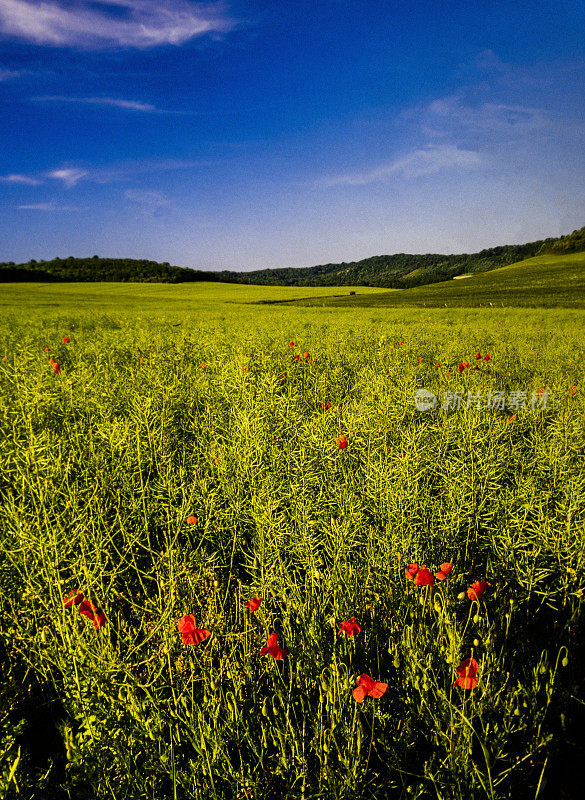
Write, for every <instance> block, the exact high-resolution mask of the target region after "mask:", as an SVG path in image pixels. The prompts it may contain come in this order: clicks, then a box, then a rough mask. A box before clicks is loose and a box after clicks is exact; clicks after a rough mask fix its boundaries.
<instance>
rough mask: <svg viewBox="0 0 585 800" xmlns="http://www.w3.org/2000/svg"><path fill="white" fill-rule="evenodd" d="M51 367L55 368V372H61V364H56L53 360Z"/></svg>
mask: <svg viewBox="0 0 585 800" xmlns="http://www.w3.org/2000/svg"><path fill="white" fill-rule="evenodd" d="M53 369H54V370H55V372H61V364H57V362H56V361H55V363H54V364H53Z"/></svg>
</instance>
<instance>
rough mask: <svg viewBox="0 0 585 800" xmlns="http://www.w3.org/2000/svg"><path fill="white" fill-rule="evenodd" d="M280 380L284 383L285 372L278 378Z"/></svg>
mask: <svg viewBox="0 0 585 800" xmlns="http://www.w3.org/2000/svg"><path fill="white" fill-rule="evenodd" d="M280 380H281V381H285V380H286V372H283V373H282V375H281V376H280Z"/></svg>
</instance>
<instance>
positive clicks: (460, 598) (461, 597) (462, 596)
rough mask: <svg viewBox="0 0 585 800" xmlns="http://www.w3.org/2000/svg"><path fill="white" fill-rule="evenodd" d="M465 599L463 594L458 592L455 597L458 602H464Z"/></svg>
mask: <svg viewBox="0 0 585 800" xmlns="http://www.w3.org/2000/svg"><path fill="white" fill-rule="evenodd" d="M465 597H466V595H465V592H459V594H458V595H457V599H458V600H465Z"/></svg>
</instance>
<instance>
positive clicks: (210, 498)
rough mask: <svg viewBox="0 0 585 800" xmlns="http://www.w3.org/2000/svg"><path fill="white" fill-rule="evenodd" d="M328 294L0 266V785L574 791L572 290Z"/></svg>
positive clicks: (335, 792)
mask: <svg viewBox="0 0 585 800" xmlns="http://www.w3.org/2000/svg"><path fill="white" fill-rule="evenodd" d="M507 269H511V268H507ZM500 272H503V271H500ZM496 274H497V273H492V275H496ZM483 277H484V276H478V277H474V278H472V279H469V280H466V281H457V282H455V284H456V285H457V284H459V285H461V284H469V283H472V282H474V281H478V280H482V279H483ZM485 277H486V278H487V277H488V276H487V275H486V276H485ZM435 288H439V287H435ZM335 291H336V292H337V291H340V290H335ZM343 291H345V289H344V290H343ZM348 291H349V290H348ZM357 291H358V292H362V291H364V290H362V289H357ZM372 291H374V290H372ZM287 292H288V294H287ZM320 292H323V293H327V292H329V293H330V292H331V289H317V290H299V289H291V290H284V289H280V288H278V289H269V288H266V287H246V286H235V287H230V286H223V285H217V284H206V285H202V284H189V285H186V284H183V285H177V286H157V285H144V284H118V285H112V284H67V285H42V286H41V285H35V286H23V285H11V286H3V293H2V297H1V299H0V303H1V304H2V307H1V312H0V313H1V322H0V797H3V796H6V797H10V798H12V797H18V798H26V799H30V800H32V799H33V798H34V800H37V798H38V799H39V800H41V798H42V800H61V798H71V799H72V800H73V798H74V799H75V800H94V798H97V799H100V798H116V800H118V798H137V799H138V798H152V799H153V800H155V799H156V800H158V799H159V798H167V797H168V798H175V797H176V798H196V799H197V800H207V798H216V800H236V798H238V800H265V798H267V799H268V800H280V799H281V798H291V800H292V799H293V798H294V800H297V799H298V800H309V799H311V800H312V799H313V798H315V799H316V798H327V799H329V798H330V800H338V798H342V799H343V800H345V798H347V799H348V800H349V799H350V798H351V799H352V800H360V799H361V798H369V799H370V800H386V798H389V799H392V800H394V798H396V799H398V798H400V800H406V799H407V798H421V799H422V798H437V800H447V799H448V800H471V799H473V800H480V799H482V798H491V800H508V799H510V800H528V799H529V798H530V800H534V798H538V800H548V799H549V798H550V800H553V799H554V800H557V798H561V799H563V798H564V800H567V799H568V798H573V797H577V796H578V795H575V794H573V793H572V787H573V785H574V782H575V781H576V780H578V779H580V772H581V769H580V768H581V764H582V763H583V758H584V757H585V750H584V748H583V743H582V735H581V732H582V729H583V724H584V723H585V715H584V714H583V709H584V708H585V670H584V664H585V649H584V646H583V641H584V638H583V634H584V633H585V629H584V628H585V626H584V624H583V623H584V615H583V593H584V591H585V544H584V529H585V469H584V466H585V465H584V457H583V454H584V453H585V428H584V426H583V413H584V411H585V406H584V402H585V401H584V387H585V381H584V371H585V368H584V364H585V344H584V342H585V338H584V335H583V334H584V332H585V325H584V321H585V311H581V310H580V309H550V308H541V309H537V308H534V309H532V308H525V309H502V308H479V309H472V308H463V309H456V310H453V309H448V308H436V309H435V308H431V309H420V308H383V307H380V308H377V307H374V308H367V309H366V308H333V307H332V308H303V307H289V306H282V305H280V304H275V305H252V304H251V301H254V300H267V299H268V300H269V299H276V300H279V299H284V298H286V297H291V296H295V297H298V296H316V295H317V294H318V293H320ZM305 293H306V294H305ZM378 294H379V293H378ZM394 294H395V293H394V292H392V295H394ZM319 296H321V295H319ZM64 338H68V339H69V341H67V342H65V341H63V339H64ZM290 342H293V343H294V346H293V347H291V346H290ZM305 353H306V354H307V355H306V356H305ZM478 354H481V359H479V358H477V355H478ZM297 357H298V358H297ZM49 359H53V361H54V362H56V363H58V364H59V370H58V371H55V369H54V368H53V367H52V366H51V364H50V361H49ZM467 363H468V364H469V366H468V367H466V366H463V365H464V364H467ZM460 364H461V370H460V368H459V365H460ZM474 366H477V367H478V369H474ZM423 388H424V389H427V390H429V391H430V392H432V393H434V394H435V395H436V396H437V397H438V398H439V403H438V405H437V406H436V407H435V408H433V409H432V410H430V411H418V410H417V409H416V407H415V393H416V391H417V390H419V389H423ZM449 392H452V393H453V395H452V399H453V401H454V402H455V401H456V398H457V393H460V395H459V396H460V399H461V407H460V408H459V409H456V408H455V409H450V410H449V409H445V408H443V405H444V404H445V403H446V401H447V400H448V398H449V396H450V395H449V394H448V393H449ZM490 392H492V395H491V398H492V400H495V399H497V398H498V397H500V398H501V400H502V403H503V405H502V407H499V408H498V407H496V408H493V409H487V408H485V403H486V402H487V400H488V396H490V395H489V393H490ZM494 392H501V393H503V394H501V395H495V394H493V393H494ZM515 392H525V393H526V394H525V397H524V398H522V397H519V396H516V398H515V395H514V393H515ZM478 398H479V400H478ZM478 402H479V405H480V406H482V407H481V408H477V407H476V405H477V403H478ZM468 404H469V408H467V405H468ZM515 406H518V407H515ZM340 437H346V442H347V446H346V447H341V446H340V443H341V445H343V443H344V441H343V439H342V438H340ZM447 562H449V563H451V564H452V565H453V567H452V570H451V571H450V572H449V571H448V567H447V566H446V564H447ZM411 564H416V566H418V567H420V568H421V569H420V570H419V571H417V570H416V569H415V568H414V567H413V568H412V569H411V573H412V574H413V575H416V576H417V577H416V579H415V580H411V579H408V577H407V567H408V566H409V565H411ZM423 565H424V566H425V567H427V568H428V570H429V573H428V574H427V572H426V571H423V570H422V568H423ZM441 565H443V567H444V569H445V570H446V572H449V574H448V576H447V577H445V578H444V579H440V577H439V576H437V577H435V573H438V572H439V570H440V567H441ZM442 574H443V575H445V574H446V573H445V572H443V573H442ZM425 581H426V583H425ZM481 581H485V582H487V583H488V584H489V585H488V586H484V587H483V588H484V589H485V591H484V592H483V593H482V591H481V587H478V586H476V589H473V588H472V587H473V585H474V584H478V583H479V582H481ZM431 582H432V583H433V584H434V585H430V584H431ZM417 584H420V585H417ZM474 591H477V592H479V597H477V599H474V597H476V596H477V595H474V594H473V592H474ZM71 592H72V593H73V594H74V595H75V594H78V593H83V599H82V598H81V596H78V597H77V600H78V603H77V605H76V604H75V602H74V601H75V598H72V601H71V603H72V604H71V605H70V606H66V604H65V602H64V598H65V597H66V596H67V595H69V593H71ZM253 597H259V598H261V599H262V602H261V604H260V606H259V607H258V608H257V610H254V611H252V610H250V608H247V607H246V605H245V604H246V603H247V602H248V601H250V600H251V598H253ZM86 601H87V602H89V603H91V604H92V605H87V604H86ZM253 607H254V606H252V608H253ZM102 614H103V616H102ZM190 616H192V619H189V617H190ZM185 618H186V619H185ZM352 618H355V619H354V623H357V624H358V626H359V628H360V629H361V630H359V631H358V630H357V629H356V628H355V627H353V625H350V624H346V625H343V623H349V621H350V620H352ZM181 620H183V622H182V623H181V627H182V632H181V631H180V630H179V628H178V624H179V623H180V622H181ZM190 623H192V627H193V626H194V627H195V628H197V629H198V630H200V631H203V633H199V634H195V633H191V634H189V630H190V629H189V627H188V625H189V624H190ZM186 626H187V627H186ZM342 630H343V631H344V630H347V631H350V632H351V633H353V634H354V635H352V636H350V635H348V634H347V633H346V632H342ZM207 631H208V632H209V633H210V634H211V635H210V636H207V635H206V633H205V632H207ZM274 633H276V634H278V641H277V643H274V642H273V640H269V636H270V635H271V634H274ZM190 637H191V638H190ZM197 639H200V641H198V643H195V644H189V643H185V641H186V642H189V641H196V640H197ZM271 641H272V645H273V646H272V647H271V649H269V650H267V651H266V650H264V648H266V647H267V646H268V645H269V644H270V643H271ZM277 647H281V648H284V652H282V651H279V650H278V649H277ZM278 656H283V657H282V658H279V657H278ZM468 659H473V661H468ZM462 665H463V666H462ZM466 669H467V672H466ZM364 675H365V676H368V677H369V678H371V679H372V681H375V682H378V683H379V684H383V686H378V687H377V689H378V690H377V691H376V686H375V685H374V687H373V688H372V684H370V683H368V681H367V680H366V678H363V677H362V684H363V683H365V688H363V689H362V690H361V693H359V692H358V691H357V688H358V687H357V685H356V684H357V681H358V679H359V678H360V676H364ZM368 689H369V690H370V691H371V694H370V695H367V696H365V697H362V696H363V695H364V694H365V692H366V690H368Z"/></svg>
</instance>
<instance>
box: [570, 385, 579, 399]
mask: <svg viewBox="0 0 585 800" xmlns="http://www.w3.org/2000/svg"><path fill="white" fill-rule="evenodd" d="M569 391H570V393H571V397H575V395H576V393H577V387H576V386H571V388H570V389H569Z"/></svg>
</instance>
